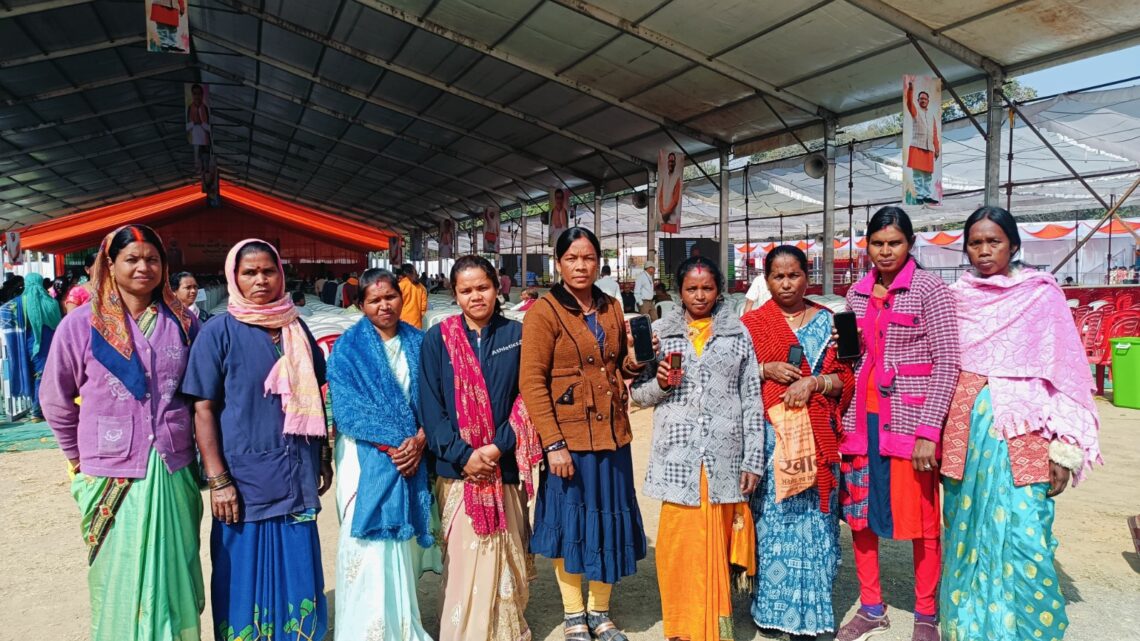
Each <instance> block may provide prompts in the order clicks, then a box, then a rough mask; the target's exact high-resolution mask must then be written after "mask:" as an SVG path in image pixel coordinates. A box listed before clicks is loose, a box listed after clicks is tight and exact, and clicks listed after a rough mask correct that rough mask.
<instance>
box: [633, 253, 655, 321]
mask: <svg viewBox="0 0 1140 641" xmlns="http://www.w3.org/2000/svg"><path fill="white" fill-rule="evenodd" d="M656 274H657V268H656V267H654V266H653V265H646V266H645V271H643V272H641V273H640V274H638V275H637V278H636V279H635V280H634V282H633V297H634V298H636V299H637V313H639V314H644V315H645V316H648V317H649V319H650V320H657V305H656V304H655V303H654V302H653V300H654V299H653V279H654V276H655V275H656Z"/></svg>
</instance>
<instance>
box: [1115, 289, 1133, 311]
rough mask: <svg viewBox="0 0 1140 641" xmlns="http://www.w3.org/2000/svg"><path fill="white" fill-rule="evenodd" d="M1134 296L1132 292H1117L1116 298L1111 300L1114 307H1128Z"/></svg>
mask: <svg viewBox="0 0 1140 641" xmlns="http://www.w3.org/2000/svg"><path fill="white" fill-rule="evenodd" d="M1134 298H1135V297H1134V296H1133V295H1132V292H1125V293H1123V294H1117V295H1116V300H1115V301H1113V305H1114V306H1115V307H1116V309H1128V308H1129V307H1132V301H1133V299H1134Z"/></svg>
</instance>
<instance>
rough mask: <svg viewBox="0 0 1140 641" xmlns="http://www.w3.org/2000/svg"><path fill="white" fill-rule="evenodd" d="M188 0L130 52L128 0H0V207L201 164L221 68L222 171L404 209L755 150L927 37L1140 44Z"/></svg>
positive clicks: (857, 112) (38, 202)
mask: <svg viewBox="0 0 1140 641" xmlns="http://www.w3.org/2000/svg"><path fill="white" fill-rule="evenodd" d="M188 4H189V7H190V9H189V12H190V24H191V33H192V44H193V49H194V53H193V54H192V55H190V56H180V55H175V54H150V53H147V52H146V51H145V32H144V24H145V21H144V15H143V8H142V5H141V4H140V3H133V2H92V1H90V0H8V2H6V3H5V7H6V8H5V9H3V10H0V40H2V41H3V42H4V43H5V55H4V58H5V60H4V61H2V62H0V87H2V90H0V130H2V131H0V138H2V144H0V175H3V178H0V199H2V203H0V222H6V223H8V224H27V223H32V222H38V221H41V220H44V219H48V218H54V217H58V216H61V215H66V214H68V213H71V212H74V211H77V210H82V209H85V208H88V207H91V206H98V205H100V204H107V203H111V202H116V201H119V200H124V199H130V198H137V197H139V196H143V195H146V194H149V193H155V192H160V191H163V190H165V189H168V188H170V187H172V186H178V185H184V184H188V183H190V182H193V181H194V175H193V170H192V160H191V153H190V148H189V146H188V145H187V143H186V141H185V134H184V132H183V120H184V113H183V111H184V108H183V106H182V105H183V101H182V90H183V83H186V82H195V81H197V82H207V83H210V85H211V92H212V96H211V101H212V106H213V118H212V120H213V121H214V123H215V125H216V130H217V133H216V135H215V139H216V141H215V144H216V147H217V151H218V152H219V154H220V157H221V159H222V161H221V169H222V171H223V172H224V175H225V176H226V178H227V179H229V180H230V181H232V182H234V183H235V184H241V185H244V186H247V187H251V188H255V189H259V190H261V191H263V192H265V193H269V194H273V195H275V196H277V197H280V198H283V199H286V200H290V201H292V202H296V203H302V204H308V205H316V206H319V207H320V208H322V209H324V210H326V211H336V212H337V213H338V214H340V215H342V216H346V217H352V218H356V219H360V220H365V221H369V222H371V223H373V224H383V225H388V226H394V227H398V228H403V229H410V228H412V227H415V226H422V227H424V228H431V227H434V226H435V223H436V221H438V220H440V219H442V218H443V217H445V216H454V217H463V216H465V215H466V214H467V213H468V212H471V211H475V210H477V209H479V208H482V207H484V206H487V205H490V204H496V205H499V206H502V207H504V208H508V207H510V206H513V205H514V204H516V203H519V202H526V201H531V200H534V199H537V198H541V197H542V194H543V193H545V191H546V190H547V189H549V188H550V187H552V186H569V187H571V188H572V189H574V190H577V191H579V192H583V191H593V190H594V189H595V188H596V187H598V186H601V187H602V188H603V189H604V190H606V191H607V192H608V191H613V190H616V189H618V188H625V187H626V186H627V184H628V185H631V186H636V185H641V184H644V182H645V178H646V170H647V169H648V168H649V167H651V166H652V163H653V161H654V159H655V157H656V150H657V149H658V148H659V147H661V146H664V145H669V144H671V143H672V142H673V141H676V142H677V143H679V144H680V145H681V146H682V147H683V148H684V149H685V151H686V152H687V153H688V154H689V155H690V156H691V157H693V158H694V159H698V160H700V159H707V158H711V157H716V156H717V155H718V154H719V152H720V151H722V150H723V151H735V153H736V154H737V155H746V154H747V153H750V152H751V151H753V150H755V149H757V148H759V146H762V145H766V144H774V143H776V142H784V143H786V142H791V141H792V139H791V138H790V137H787V136H786V135H783V133H782V132H785V131H786V130H787V129H789V128H790V129H794V130H798V132H799V134H798V135H799V136H800V137H801V138H808V137H812V136H816V135H818V133H819V131H820V123H821V117H823V116H829V117H830V116H835V117H838V118H839V121H840V124H841V125H842V124H843V123H848V122H853V121H857V120H862V119H865V118H867V117H870V116H875V115H878V114H881V113H885V112H886V111H896V110H897V108H898V97H899V93H900V83H899V76H900V74H903V73H929V71H928V69H927V66H926V64H925V63H924V62H923V59H922V57H921V55H920V53H919V51H918V50H917V47H921V48H922V49H923V50H924V51H925V53H926V54H927V55H928V56H929V57H930V58H931V59H932V60H933V61H934V62H935V64H937V65H938V67H939V69H940V70H941V72H942V73H943V74H944V75H945V76H946V78H947V79H948V80H949V82H950V83H951V84H953V85H955V86H957V87H959V89H962V90H966V89H968V88H971V87H976V86H977V84H978V82H979V80H980V79H981V78H983V76H984V73H985V72H986V71H989V72H999V71H1000V72H1003V73H1005V74H1007V75H1012V74H1016V73H1019V72H1022V71H1027V70H1031V69H1035V68H1038V67H1042V66H1048V65H1051V64H1057V63H1059V62H1062V61H1065V60H1068V59H1073V58H1078V57H1083V56H1088V55H1093V54H1095V53H1098V52H1101V51H1105V50H1108V49H1112V48H1118V47H1123V46H1127V45H1129V44H1132V43H1135V42H1137V41H1140V3H1136V2H1127V1H1122V0H1083V1H1082V2H1080V3H1073V2H1061V1H1059V0H1012V1H1011V0H975V1H973V2H929V1H926V0H780V1H779V2H777V1H775V0H771V1H769V2H763V3H757V2H740V1H739V0H703V1H702V2H687V1H683V0H610V1H607V2H605V3H604V4H605V7H604V8H603V7H601V6H599V5H600V4H602V3H600V2H597V0H595V4H592V3H590V2H586V1H585V0H509V1H506V0H386V1H385V2H381V1H380V0H329V1H327V2H304V3H299V2H291V3H290V2H285V1H284V0H264V1H263V2H260V3H253V2H251V1H250V0H199V2H197V3H188ZM915 43H918V44H917V45H916V44H915Z"/></svg>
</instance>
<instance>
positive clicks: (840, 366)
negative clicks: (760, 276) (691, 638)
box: [741, 245, 854, 639]
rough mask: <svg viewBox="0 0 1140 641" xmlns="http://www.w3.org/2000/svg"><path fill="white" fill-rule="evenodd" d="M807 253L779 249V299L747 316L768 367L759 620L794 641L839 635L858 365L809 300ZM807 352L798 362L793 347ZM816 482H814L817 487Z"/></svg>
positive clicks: (774, 276)
mask: <svg viewBox="0 0 1140 641" xmlns="http://www.w3.org/2000/svg"><path fill="white" fill-rule="evenodd" d="M807 272H808V262H807V256H805V255H804V253H803V252H802V251H800V250H799V249H797V248H795V247H792V246H790V245H781V246H780V247H777V248H776V249H774V250H772V251H771V252H770V253H769V254H768V255H767V257H766V258H765V260H764V274H765V275H766V277H767V282H768V289H769V290H770V291H771V292H772V300H770V301H768V302H767V303H765V304H764V305H763V306H762V307H760V308H759V309H755V310H753V311H751V312H748V313H747V314H745V315H744V317H743V318H742V319H741V320H742V322H743V323H744V326H745V327H746V328H747V329H748V332H749V333H750V334H751V335H752V344H753V346H754V348H755V350H756V357H757V359H759V361H760V372H761V379H763V386H762V388H761V393H762V395H763V397H764V408H765V416H764V418H765V420H764V432H765V433H764V448H765V473H764V481H763V487H762V488H761V490H762V491H758V492H756V493H755V494H754V495H753V500H752V513H753V516H754V518H755V519H756V543H757V556H756V562H757V571H756V577H757V584H756V590H755V596H754V597H753V602H752V620H753V621H754V622H755V623H756V625H757V626H758V627H760V628H761V629H769V630H781V631H784V632H787V633H789V634H790V635H791V638H792V639H814V638H815V637H816V636H817V635H819V634H823V633H826V632H832V631H834V630H835V619H834V615H833V614H832V607H831V592H832V584H833V583H834V581H835V575H836V573H837V571H838V569H839V558H840V552H839V516H838V509H837V500H838V499H837V494H838V492H837V488H838V482H837V478H836V476H837V473H838V469H839V449H838V440H837V436H836V435H837V434H838V430H839V426H838V424H839V417H840V413H841V412H842V410H843V408H844V407H846V406H847V405H848V404H849V403H850V402H851V397H852V391H853V389H854V379H853V377H852V374H851V368H850V367H849V366H848V365H846V364H844V363H841V362H840V361H839V360H837V359H836V354H835V347H834V346H832V345H831V328H832V322H831V312H830V311H828V310H827V309H826V308H824V307H822V306H819V305H816V304H815V303H812V302H811V301H808V300H806V299H804V292H805V291H806V290H807V284H808V279H807ZM794 345H797V346H799V347H801V348H802V358H801V359H800V361H799V362H798V363H789V360H790V359H789V350H790V348H791V347H792V346H794ZM813 477H814V482H813Z"/></svg>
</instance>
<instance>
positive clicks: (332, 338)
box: [317, 334, 340, 358]
mask: <svg viewBox="0 0 1140 641" xmlns="http://www.w3.org/2000/svg"><path fill="white" fill-rule="evenodd" d="M338 338H340V334H329V335H328V336H322V337H320V338H318V339H317V345H318V346H319V347H320V348H321V351H322V352H324V353H325V358H328V357H329V355H330V354H332V349H333V343H336V339H338Z"/></svg>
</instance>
